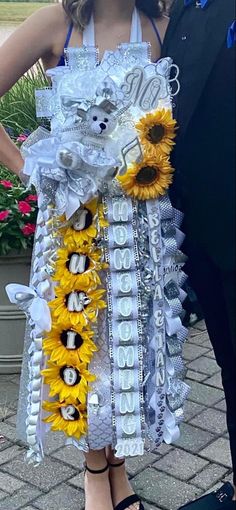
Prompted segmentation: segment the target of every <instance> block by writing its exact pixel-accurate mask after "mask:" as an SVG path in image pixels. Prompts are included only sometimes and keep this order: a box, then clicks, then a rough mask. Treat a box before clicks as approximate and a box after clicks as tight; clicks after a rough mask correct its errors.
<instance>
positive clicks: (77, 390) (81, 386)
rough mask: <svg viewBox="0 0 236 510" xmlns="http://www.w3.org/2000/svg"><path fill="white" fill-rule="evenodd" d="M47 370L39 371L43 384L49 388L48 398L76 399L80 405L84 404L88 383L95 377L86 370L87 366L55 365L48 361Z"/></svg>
mask: <svg viewBox="0 0 236 510" xmlns="http://www.w3.org/2000/svg"><path fill="white" fill-rule="evenodd" d="M47 366H48V368H45V369H44V370H42V371H41V374H42V375H43V376H44V380H45V384H48V385H49V386H50V392H49V396H50V397H54V396H55V395H59V397H60V400H65V399H67V398H74V399H78V400H79V401H80V402H81V404H85V403H86V399H87V393H88V390H89V387H88V383H89V382H92V381H95V379H96V377H95V376H94V375H92V374H91V373H90V372H89V371H88V370H87V368H86V367H87V365H86V364H85V363H81V364H80V365H66V364H65V365H62V366H60V365H56V364H55V363H52V362H51V361H48V365H47Z"/></svg>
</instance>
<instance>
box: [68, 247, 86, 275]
mask: <svg viewBox="0 0 236 510" xmlns="http://www.w3.org/2000/svg"><path fill="white" fill-rule="evenodd" d="M89 265H90V259H89V257H88V256H87V255H83V254H82V253H76V252H73V253H70V255H69V258H68V260H67V262H66V267H67V269H68V271H70V273H72V274H82V273H85V271H87V270H88V268H89Z"/></svg>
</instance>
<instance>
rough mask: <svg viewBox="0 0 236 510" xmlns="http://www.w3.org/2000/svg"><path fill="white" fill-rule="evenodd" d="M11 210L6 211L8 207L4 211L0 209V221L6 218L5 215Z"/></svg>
mask: <svg viewBox="0 0 236 510" xmlns="http://www.w3.org/2000/svg"><path fill="white" fill-rule="evenodd" d="M10 212H11V211H8V209H6V210H5V211H1V212H0V221H5V220H6V219H7V217H8V216H9V214H10Z"/></svg>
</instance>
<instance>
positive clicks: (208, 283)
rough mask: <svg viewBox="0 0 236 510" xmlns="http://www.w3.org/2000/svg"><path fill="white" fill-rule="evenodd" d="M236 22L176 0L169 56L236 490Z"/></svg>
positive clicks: (178, 198)
mask: <svg viewBox="0 0 236 510" xmlns="http://www.w3.org/2000/svg"><path fill="white" fill-rule="evenodd" d="M234 19H235V5H234V0H199V1H196V0H176V1H175V2H174V4H173V6H172V10H171V20H170V24H169V27H168V30H167V34H166V38H165V41H164V47H163V56H170V57H172V58H173V61H174V63H175V64H177V65H178V67H179V69H180V77H179V80H180V87H181V88H180V92H179V94H178V96H177V97H175V98H174V103H175V108H174V111H175V117H176V118H177V121H178V125H179V129H178V136H177V143H176V148H175V150H174V153H173V166H174V167H175V169H176V172H175V180H174V185H173V188H172V195H173V197H172V198H173V200H174V202H175V205H176V206H177V207H179V208H180V209H182V211H183V212H184V213H185V225H184V229H185V233H186V245H185V252H186V253H187V254H188V256H189V260H188V268H187V270H186V271H188V274H189V276H190V278H191V281H192V285H193V287H194V289H195V291H196V293H197V295H198V299H199V301H200V303H201V306H202V309H203V312H204V315H205V320H206V325H207V329H208V333H209V336H210V339H211V342H212V344H213V347H214V351H215V355H216V359H217V363H218V364H219V366H220V367H221V369H222V380H223V386H224V390H225V397H226V402H227V420H228V430H229V435H230V445H231V452H232V459H233V470H234V484H235V486H236V328H235V312H236V306H235V304H236V300H235V244H236V243H235V235H236V234H235V139H236V137H235V90H236V88H235V46H234V44H233V40H234V39H235V35H234V34H232V31H233V30H234V29H235V24H234V25H233V21H234ZM230 27H231V32H230ZM227 35H228V44H227ZM230 35H231V38H230V37H229V36H230ZM233 493H234V491H233V487H232V486H230V485H227V486H223V488H222V489H221V491H220V492H219V493H217V496H215V495H214V496H213V495H211V496H209V498H210V497H211V498H213V499H211V500H210V499H207V500H201V501H198V502H195V503H192V504H190V505H187V506H186V509H187V508H189V509H190V508H193V509H195V508H196V510H197V509H198V508H199V509H203V508H206V509H207V510H211V509H213V510H214V509H215V508H218V507H217V506H216V505H217V504H218V503H219V508H222V510H223V509H226V508H227V509H228V510H230V509H231V508H232V509H234V510H235V509H236V502H235V501H234V502H233V501H232V497H233V498H235V496H236V491H235V495H233ZM219 494H220V495H219ZM224 494H225V495H224ZM216 498H218V503H217V501H216V505H215V506H214V501H215V499H216ZM202 505H205V506H202ZM227 505H228V506H227Z"/></svg>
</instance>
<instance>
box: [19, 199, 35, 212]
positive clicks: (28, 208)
mask: <svg viewBox="0 0 236 510" xmlns="http://www.w3.org/2000/svg"><path fill="white" fill-rule="evenodd" d="M18 209H19V211H20V212H21V213H22V214H28V213H30V212H31V211H32V207H31V205H29V204H28V202H26V201H25V200H20V202H18Z"/></svg>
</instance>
